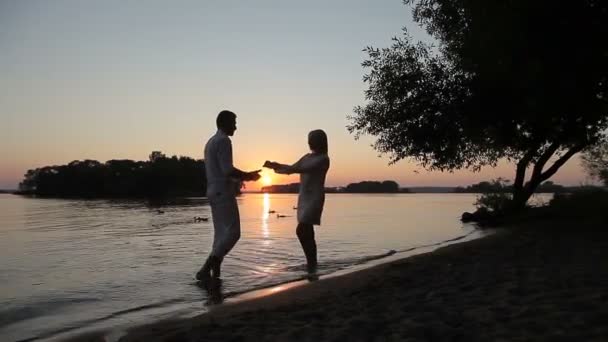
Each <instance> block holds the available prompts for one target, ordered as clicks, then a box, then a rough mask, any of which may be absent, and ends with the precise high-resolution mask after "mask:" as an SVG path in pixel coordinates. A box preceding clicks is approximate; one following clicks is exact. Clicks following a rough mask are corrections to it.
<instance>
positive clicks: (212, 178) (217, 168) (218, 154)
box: [205, 130, 236, 197]
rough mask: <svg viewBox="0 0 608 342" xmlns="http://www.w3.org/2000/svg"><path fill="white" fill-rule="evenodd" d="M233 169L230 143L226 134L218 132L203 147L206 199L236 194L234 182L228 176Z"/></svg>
mask: <svg viewBox="0 0 608 342" xmlns="http://www.w3.org/2000/svg"><path fill="white" fill-rule="evenodd" d="M233 169H234V166H233V164H232V142H231V141H230V138H229V137H228V136H227V135H226V133H224V132H222V131H221V130H218V131H217V133H215V135H213V136H212V137H211V138H210V139H209V141H207V144H206V145H205V174H206V175H207V197H212V196H214V195H218V194H230V195H233V196H234V195H235V194H236V191H235V190H236V188H235V186H236V184H235V181H234V180H233V179H232V178H230V176H229V175H230V173H231V172H232V170H233Z"/></svg>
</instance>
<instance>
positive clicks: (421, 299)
mask: <svg viewBox="0 0 608 342" xmlns="http://www.w3.org/2000/svg"><path fill="white" fill-rule="evenodd" d="M606 303H608V232H605V231H601V227H598V226H597V224H593V225H590V224H582V223H580V222H579V223H575V222H569V223H568V222H562V223H559V224H557V223H547V222H545V223H542V224H530V225H528V226H526V227H520V228H511V229H508V230H504V231H500V232H499V233H497V234H494V235H491V236H489V237H486V238H482V239H478V240H474V241H469V242H464V243H458V244H454V245H451V246H447V247H444V248H441V249H438V250H437V251H434V252H431V253H427V254H421V255H417V256H413V257H410V258H406V259H402V260H398V261H395V262H391V263H388V264H382V265H379V266H375V267H372V268H369V269H365V270H361V271H357V272H354V273H350V274H346V275H344V276H340V277H334V278H328V279H321V280H319V281H315V282H311V283H310V284H307V285H305V286H299V287H296V288H292V289H288V290H285V291H279V292H277V293H275V294H272V295H270V296H265V297H262V298H256V299H252V300H246V301H241V302H238V303H234V304H223V305H218V306H215V307H214V308H213V309H212V310H211V312H210V313H208V314H204V315H201V316H198V317H195V318H192V319H183V320H175V321H164V322H156V323H151V324H150V325H147V326H142V327H136V328H133V329H130V330H129V331H128V332H127V333H126V335H122V336H116V335H114V336H107V335H106V336H104V335H103V334H90V335H86V336H80V337H78V338H76V339H72V340H73V341H107V340H118V339H119V340H120V341H530V340H535V341H539V340H551V341H606V340H608V306H606Z"/></svg>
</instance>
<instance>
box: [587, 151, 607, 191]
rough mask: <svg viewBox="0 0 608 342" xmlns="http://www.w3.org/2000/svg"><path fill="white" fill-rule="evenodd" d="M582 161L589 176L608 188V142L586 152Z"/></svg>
mask: <svg viewBox="0 0 608 342" xmlns="http://www.w3.org/2000/svg"><path fill="white" fill-rule="evenodd" d="M582 160H583V166H584V167H585V169H586V170H587V172H588V173H589V175H591V177H594V178H596V179H599V180H601V181H602V182H603V183H604V185H606V186H608V141H605V142H603V143H602V144H598V145H596V146H593V147H592V148H590V149H588V150H587V151H585V153H584V154H583V158H582Z"/></svg>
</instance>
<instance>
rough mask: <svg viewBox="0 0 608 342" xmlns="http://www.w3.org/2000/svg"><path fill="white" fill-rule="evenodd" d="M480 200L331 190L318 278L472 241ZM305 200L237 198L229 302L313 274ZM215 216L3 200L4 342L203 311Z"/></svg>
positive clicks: (174, 205) (0, 324)
mask: <svg viewBox="0 0 608 342" xmlns="http://www.w3.org/2000/svg"><path fill="white" fill-rule="evenodd" d="M475 198H476V195H472V194H395V195H392V194H379V195H363V194H362V195H358V194H329V195H327V199H326V204H325V210H324V214H323V222H322V223H323V225H322V226H321V227H319V228H317V229H316V234H317V243H318V249H319V261H320V263H319V273H320V274H322V275H323V274H330V273H333V272H337V271H343V270H345V269H348V268H350V267H353V266H354V265H360V264H362V263H366V262H369V261H370V260H374V259H378V258H382V257H384V256H388V255H390V254H392V253H393V251H396V252H400V251H406V250H409V249H411V248H416V247H420V246H424V245H429V244H435V243H439V242H442V241H446V240H450V239H454V238H457V237H461V236H465V235H467V234H470V233H471V232H472V231H473V230H474V227H473V226H471V225H465V224H462V223H460V221H459V220H458V218H459V217H460V214H461V213H462V212H463V211H471V210H473V204H472V203H473V202H474V201H475ZM296 201H297V195H291V194H271V195H268V194H245V195H243V196H241V197H239V199H238V203H239V208H240V213H241V227H242V236H241V240H240V241H239V243H238V244H237V246H236V247H235V249H234V250H233V251H232V252H231V253H230V255H229V256H228V257H227V258H226V260H225V263H224V267H223V269H222V277H223V278H224V283H223V294H224V295H225V296H232V295H235V294H237V293H242V292H244V291H249V290H252V289H257V288H261V287H267V286H271V285H275V284H279V283H284V282H287V281H293V280H297V279H302V278H303V277H304V276H305V265H304V263H305V260H304V256H303V253H302V250H301V247H300V245H299V243H298V241H297V238H296V237H295V226H296V217H295V215H296V212H295V210H294V209H293V206H294V205H295V204H296ZM158 210H161V212H162V213H161V212H159V211H158ZM269 210H275V211H276V213H277V214H283V215H287V217H282V218H278V217H277V216H276V214H269V213H268V212H269ZM210 215H211V213H210V208H209V205H208V201H207V200H206V199H205V198H188V199H181V200H176V201H173V202H169V203H164V204H154V203H149V202H145V201H109V200H87V201H85V200H55V199H35V198H24V197H19V196H13V195H0V257H1V260H2V262H1V264H0V303H1V305H0V337H1V339H2V340H3V341H12V340H21V339H37V338H40V339H47V338H48V339H53V338H57V337H65V336H67V335H69V334H75V333H82V332H83V331H86V330H96V329H105V328H108V327H112V326H120V325H129V324H141V323H145V322H149V321H151V320H158V319H162V318H168V317H174V316H176V315H191V314H194V313H201V312H204V311H205V310H206V308H207V307H208V305H209V299H208V298H207V293H206V291H204V290H203V289H201V288H199V287H198V286H196V283H195V281H194V280H193V275H194V273H195V272H196V271H197V269H198V268H199V267H200V266H201V264H202V262H203V261H204V259H205V258H206V256H207V253H208V251H209V249H210V246H211V239H212V236H213V235H212V231H213V228H212V225H211V220H209V221H208V222H195V221H194V217H195V216H200V217H210Z"/></svg>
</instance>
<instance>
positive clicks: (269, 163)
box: [262, 160, 279, 170]
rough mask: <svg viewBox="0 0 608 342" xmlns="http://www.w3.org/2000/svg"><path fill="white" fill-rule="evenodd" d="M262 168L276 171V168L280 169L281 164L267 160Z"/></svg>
mask: <svg viewBox="0 0 608 342" xmlns="http://www.w3.org/2000/svg"><path fill="white" fill-rule="evenodd" d="M262 166H264V167H267V168H269V169H273V170H274V169H276V168H278V167H279V163H277V162H273V161H270V160H267V161H265V162H264V165H262Z"/></svg>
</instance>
